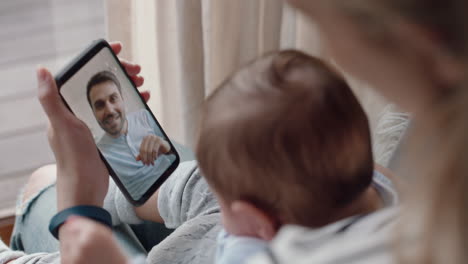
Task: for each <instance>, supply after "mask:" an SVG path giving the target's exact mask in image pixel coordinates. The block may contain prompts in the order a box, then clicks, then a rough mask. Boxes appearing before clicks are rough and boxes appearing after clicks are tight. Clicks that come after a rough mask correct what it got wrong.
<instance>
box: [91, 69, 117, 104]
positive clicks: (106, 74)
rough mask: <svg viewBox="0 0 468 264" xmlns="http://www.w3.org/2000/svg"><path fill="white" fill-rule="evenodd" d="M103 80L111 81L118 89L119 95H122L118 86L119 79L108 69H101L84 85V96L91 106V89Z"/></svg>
mask: <svg viewBox="0 0 468 264" xmlns="http://www.w3.org/2000/svg"><path fill="white" fill-rule="evenodd" d="M104 82H113V83H115V85H116V86H117V89H119V93H120V95H122V88H120V82H119V79H117V76H115V74H114V73H112V72H110V71H101V72H98V73H96V74H95V75H93V77H91V79H89V81H88V84H87V85H86V98H87V99H88V103H89V105H90V106H91V108H93V106H92V103H91V98H90V97H89V94H90V93H91V90H92V89H93V87H94V86H96V85H98V84H101V83H104Z"/></svg>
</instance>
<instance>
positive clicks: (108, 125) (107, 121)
mask: <svg viewBox="0 0 468 264" xmlns="http://www.w3.org/2000/svg"><path fill="white" fill-rule="evenodd" d="M116 121H120V122H119V123H118V124H116V126H114V124H113V123H114V122H116ZM123 124H124V120H123V118H122V114H121V113H118V112H116V113H112V114H109V115H107V116H106V118H104V120H103V121H102V122H101V123H100V125H101V128H102V129H103V130H104V131H106V132H107V133H108V134H110V135H112V136H118V135H120V133H121V131H122V128H123Z"/></svg>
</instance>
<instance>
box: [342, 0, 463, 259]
mask: <svg viewBox="0 0 468 264" xmlns="http://www.w3.org/2000/svg"><path fill="white" fill-rule="evenodd" d="M334 2H335V3H338V2H339V3H340V5H341V6H342V7H343V8H344V9H343V10H344V11H345V12H347V14H349V15H351V17H355V18H357V19H356V22H358V23H359V24H360V25H359V26H361V30H363V32H364V33H368V34H369V35H370V36H372V38H374V39H375V40H376V41H379V43H381V41H380V40H382V39H391V34H392V33H391V30H390V28H391V23H392V21H393V20H394V19H401V20H404V21H407V22H408V23H413V24H417V25H419V26H422V27H424V28H427V29H428V30H429V31H430V32H431V33H433V35H434V36H435V37H437V38H438V40H439V41H440V43H442V44H443V45H444V46H445V48H446V50H447V51H449V52H450V53H451V55H452V56H453V57H454V58H457V59H460V60H464V63H465V64H467V62H468V59H467V58H468V19H467V17H468V1H466V0H446V1H440V0H335V1H334ZM369 26H370V27H372V28H369V30H367V32H366V29H367V28H368V27H369ZM467 78H468V71H467ZM462 82H463V83H459V84H456V85H454V86H456V87H450V88H447V89H446V90H445V91H444V93H443V94H441V95H440V97H439V98H438V99H437V101H436V102H434V103H433V105H432V106H431V108H430V109H426V111H427V112H426V113H425V114H424V115H425V116H421V117H418V118H419V119H416V120H414V124H413V128H412V130H411V131H410V136H409V139H408V144H407V152H406V154H405V155H404V157H403V158H402V159H401V160H402V164H400V169H399V174H400V176H401V177H404V178H405V179H409V180H410V181H411V185H410V186H411V187H412V188H408V190H409V191H410V192H411V193H409V192H408V193H406V195H405V197H404V200H405V201H404V210H403V217H402V219H401V223H400V225H399V226H398V227H399V232H397V233H398V234H399V235H398V238H397V239H396V241H395V242H396V243H395V248H396V253H397V256H398V257H399V260H400V262H401V263H416V264H418V263H419V264H422V263H424V264H428V263H460V264H461V263H468V255H467V254H468V253H466V252H468V251H467V250H466V246H468V227H467V223H468V221H467V220H468V210H467V209H468V178H467V177H468V159H467V156H468V82H466V80H465V81H462Z"/></svg>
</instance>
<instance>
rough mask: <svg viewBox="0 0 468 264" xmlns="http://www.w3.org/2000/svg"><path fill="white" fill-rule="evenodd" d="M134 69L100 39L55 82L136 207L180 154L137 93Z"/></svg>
mask: <svg viewBox="0 0 468 264" xmlns="http://www.w3.org/2000/svg"><path fill="white" fill-rule="evenodd" d="M129 66H131V64H128V63H124V65H122V64H120V63H119V60H118V59H117V57H116V56H115V54H114V53H113V52H112V49H111V46H109V44H108V43H107V42H106V41H104V40H98V41H96V42H94V43H93V44H92V45H91V46H90V47H88V48H87V49H86V50H85V51H84V52H83V53H82V54H80V55H79V56H78V57H77V58H76V59H75V60H74V61H73V62H72V63H71V64H69V65H68V66H67V67H66V68H65V69H64V70H63V71H62V72H61V73H59V74H58V75H57V76H56V82H57V86H58V89H59V91H60V95H61V96H62V99H63V101H64V103H65V105H66V106H67V107H68V108H69V110H70V111H71V112H73V113H74V114H75V115H76V116H77V117H78V118H79V119H80V120H81V121H82V122H84V124H85V125H86V126H87V127H89V129H90V130H91V133H92V135H93V140H94V142H95V144H96V145H97V147H98V149H99V153H100V155H101V158H102V160H103V161H104V163H105V165H106V167H107V169H108V171H109V174H110V175H111V176H112V177H113V179H114V181H115V183H116V184H117V186H118V187H119V188H120V189H121V191H122V193H123V194H124V195H125V196H126V197H127V199H128V200H129V201H130V202H131V203H133V204H134V205H141V204H143V203H144V202H145V201H146V200H147V199H148V198H149V197H151V195H152V194H153V193H154V192H155V191H156V190H157V189H158V188H159V186H160V185H161V184H162V183H163V182H164V181H165V180H166V179H167V177H168V176H169V175H170V174H171V173H172V171H173V170H175V168H176V167H177V165H178V163H179V156H178V153H177V152H176V151H175V149H174V147H173V146H172V143H171V142H170V140H169V138H168V137H167V136H166V134H165V133H164V131H163V130H162V128H161V126H160V125H159V123H158V122H157V120H156V119H155V118H154V115H153V114H152V113H151V111H150V109H149V108H148V106H147V105H146V104H145V102H144V98H143V97H142V96H141V95H140V94H139V93H138V91H137V90H136V87H135V83H137V84H138V82H140V84H141V83H142V79H140V78H138V76H136V74H138V72H139V69H135V68H134V69H132V70H133V72H130V71H129V72H130V73H132V74H134V75H130V76H129V75H128V74H127V72H126V71H125V69H128V67H129ZM136 68H138V67H136ZM81 154H83V155H85V154H84V153H81Z"/></svg>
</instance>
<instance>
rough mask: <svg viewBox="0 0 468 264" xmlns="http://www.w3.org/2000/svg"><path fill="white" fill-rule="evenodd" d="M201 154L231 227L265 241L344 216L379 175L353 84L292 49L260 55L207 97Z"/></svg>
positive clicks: (210, 181) (368, 133)
mask: <svg viewBox="0 0 468 264" xmlns="http://www.w3.org/2000/svg"><path fill="white" fill-rule="evenodd" d="M197 158H198V161H199V166H200V168H201V170H202V172H203V174H204V176H205V177H206V180H207V181H208V183H209V185H210V187H211V188H212V189H213V191H214V192H215V194H216V196H217V197H218V199H219V202H220V205H221V211H222V214H223V224H224V226H225V228H226V230H227V231H228V232H230V233H232V234H237V235H247V236H254V237H259V238H263V239H267V240H269V239H271V238H272V237H273V236H274V234H275V233H276V231H277V230H278V228H279V227H280V226H281V225H283V224H298V225H303V226H309V227H319V226H323V225H325V224H328V223H331V222H333V221H336V220H338V219H341V218H343V217H345V216H346V213H345V212H346V211H348V209H349V208H350V207H352V205H353V202H355V201H357V200H359V198H360V197H361V196H362V195H363V193H364V192H365V191H366V190H367V189H368V188H369V186H370V184H371V181H372V174H373V159H372V150H371V141H370V131H369V126H368V120H367V117H366V114H365V113H364V111H363V109H362V107H361V106H360V104H359V102H358V101H357V99H356V97H355V96H354V94H353V93H352V91H351V89H350V88H349V86H348V85H347V83H346V82H345V81H344V79H343V78H342V77H341V76H340V75H339V74H337V73H336V72H335V71H334V70H332V69H331V68H329V67H328V66H327V65H326V64H324V63H323V62H322V61H320V60H318V59H316V58H313V57H311V56H308V55H306V54H304V53H301V52H299V51H292V50H290V51H282V52H275V53H271V54H268V55H266V56H264V57H261V58H259V59H257V60H255V61H254V62H252V63H251V64H249V65H247V66H246V67H244V68H242V69H241V70H239V71H238V72H236V73H235V74H234V75H232V76H231V78H229V79H228V80H226V81H225V82H224V83H223V84H222V85H221V86H220V87H219V88H218V89H217V90H216V91H215V92H214V93H213V94H212V95H211V96H210V97H209V98H208V100H207V102H206V105H205V108H204V115H203V120H202V124H201V130H200V137H199V141H198V145H197Z"/></svg>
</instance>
